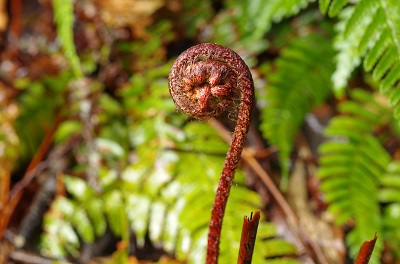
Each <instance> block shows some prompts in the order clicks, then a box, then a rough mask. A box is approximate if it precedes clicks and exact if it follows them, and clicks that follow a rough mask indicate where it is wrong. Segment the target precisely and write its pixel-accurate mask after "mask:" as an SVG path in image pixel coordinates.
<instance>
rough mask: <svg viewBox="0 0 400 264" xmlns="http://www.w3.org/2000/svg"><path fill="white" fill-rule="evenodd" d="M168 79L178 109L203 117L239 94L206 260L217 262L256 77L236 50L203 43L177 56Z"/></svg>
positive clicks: (251, 105)
mask: <svg viewBox="0 0 400 264" xmlns="http://www.w3.org/2000/svg"><path fill="white" fill-rule="evenodd" d="M168 81H169V90H170V93H171V96H172V98H173V99H174V102H175V104H176V105H177V107H178V109H180V110H181V111H183V112H185V113H187V114H190V115H191V116H193V117H195V118H198V119H201V120H207V119H209V118H211V117H213V116H216V115H219V114H221V113H222V112H223V111H224V110H225V109H226V108H227V107H228V106H229V105H230V104H231V103H232V102H233V100H234V99H235V98H237V96H239V95H240V105H239V112H238V117H237V123H236V128H235V131H234V134H233V138H232V143H231V145H230V148H229V150H228V153H227V155H226V159H225V164H224V168H223V170H222V173H221V177H220V180H219V184H218V188H217V192H216V194H215V199H214V204H213V209H212V213H211V220H210V226H209V233H208V246H207V258H206V263H207V264H214V263H218V255H219V241H220V236H221V228H222V221H223V217H224V213H225V208H226V204H227V201H228V196H229V191H230V188H231V185H232V182H233V178H234V174H235V171H236V168H237V166H238V162H239V160H240V155H241V153H242V150H243V147H244V143H245V140H246V134H247V132H248V130H249V126H250V115H251V111H252V108H253V101H254V85H253V79H252V77H251V73H250V70H249V68H248V67H247V65H246V64H245V63H244V61H243V60H242V59H241V58H240V56H239V55H238V54H236V53H235V52H234V51H232V50H230V49H228V48H226V47H223V46H220V45H216V44H211V43H204V44H199V45H196V46H193V47H191V48H189V49H187V50H186V51H184V52H183V53H182V54H181V55H180V56H179V57H178V58H177V59H176V61H175V62H174V64H173V66H172V69H171V71H170V74H169V78H168Z"/></svg>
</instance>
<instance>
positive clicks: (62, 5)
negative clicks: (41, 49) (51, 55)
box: [53, 0, 83, 78]
mask: <svg viewBox="0 0 400 264" xmlns="http://www.w3.org/2000/svg"><path fill="white" fill-rule="evenodd" d="M53 6H54V20H55V22H56V25H57V35H58V38H59V39H60V44H61V46H62V48H63V50H64V52H65V56H66V57H67V59H68V60H69V63H70V64H71V67H72V71H73V73H74V75H75V77H76V78H81V77H82V76H83V73H82V70H81V67H80V62H79V57H78V55H77V54H76V49H75V43H74V36H73V23H74V7H73V0H54V1H53Z"/></svg>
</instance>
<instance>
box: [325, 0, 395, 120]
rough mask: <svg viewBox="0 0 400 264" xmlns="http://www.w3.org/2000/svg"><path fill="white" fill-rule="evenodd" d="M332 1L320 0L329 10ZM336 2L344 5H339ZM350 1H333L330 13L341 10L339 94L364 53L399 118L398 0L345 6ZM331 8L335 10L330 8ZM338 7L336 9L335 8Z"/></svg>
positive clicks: (337, 44) (362, 1) (335, 78)
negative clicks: (344, 7)
mask: <svg viewBox="0 0 400 264" xmlns="http://www.w3.org/2000/svg"><path fill="white" fill-rule="evenodd" d="M328 2H330V1H320V7H321V10H322V11H323V12H326V10H327V9H326V6H327V5H328ZM337 2H341V5H340V6H339V7H337V8H336V4H335V3H337ZM346 2H347V1H332V2H331V4H330V6H329V11H328V13H329V14H330V15H331V13H332V16H336V15H337V14H339V13H340V17H339V18H340V23H339V24H338V26H337V31H338V36H337V39H336V41H335V47H336V49H337V50H338V51H339V54H338V57H337V69H336V72H335V73H334V75H333V77H332V79H333V82H334V86H335V89H336V91H337V94H338V95H341V94H342V93H343V89H344V87H345V85H346V82H347V80H348V78H349V77H350V76H349V75H350V73H351V72H352V71H353V70H354V68H355V67H357V66H358V65H359V64H360V62H361V58H362V57H363V56H364V60H363V67H364V69H365V71H367V72H370V71H372V77H373V79H374V80H375V81H378V83H379V89H380V91H381V92H383V93H384V94H385V95H388V96H389V99H390V102H391V104H392V105H395V106H396V107H395V111H394V116H395V118H396V119H399V118H400V109H399V101H400V92H398V90H399V86H398V82H399V80H400V73H399V72H400V12H399V3H398V1H395V0H379V1H375V0H360V1H359V2H358V3H357V4H355V5H352V6H349V7H348V8H346V9H343V10H342V8H343V6H344V5H345V4H346ZM331 10H332V11H331ZM333 10H335V11H333Z"/></svg>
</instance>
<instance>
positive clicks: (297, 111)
mask: <svg viewBox="0 0 400 264" xmlns="http://www.w3.org/2000/svg"><path fill="white" fill-rule="evenodd" d="M332 57H333V50H332V48H331V47H330V42H329V40H328V39H325V38H324V37H322V36H318V35H309V36H307V37H302V38H296V39H293V40H292V41H291V42H290V43H289V45H288V47H285V48H284V49H283V50H282V54H281V56H280V57H279V58H278V59H277V61H276V68H277V69H276V71H272V72H269V73H267V78H268V80H269V85H268V87H267V89H266V90H267V92H266V94H265V97H261V96H260V95H259V96H258V97H257V99H258V100H260V101H264V102H265V103H266V107H264V108H263V109H262V113H261V117H262V121H263V122H262V124H261V130H262V132H263V133H264V135H265V137H266V138H268V139H269V140H270V141H271V143H272V144H275V145H277V146H278V148H279V152H280V154H279V155H280V161H281V165H282V172H283V173H282V174H283V182H282V185H281V186H282V187H285V186H286V184H287V177H288V175H289V171H288V169H289V156H290V152H291V151H292V141H293V139H294V137H295V135H296V133H297V131H298V129H299V127H300V126H301V124H302V123H303V120H304V116H305V115H306V114H307V113H308V112H310V111H311V110H312V108H313V107H315V106H316V105H318V104H320V103H321V102H323V100H324V99H325V98H326V97H327V95H328V94H329V93H330V90H331V86H330V81H329V80H330V76H331V74H332V72H333V63H332V61H331V58H332ZM256 95H257V94H256Z"/></svg>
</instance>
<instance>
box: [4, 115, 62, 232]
mask: <svg viewBox="0 0 400 264" xmlns="http://www.w3.org/2000/svg"><path fill="white" fill-rule="evenodd" d="M61 121H62V119H61V118H57V119H56V120H55V121H54V123H53V126H52V127H51V128H50V129H49V130H48V131H47V133H46V135H45V137H44V138H43V140H42V143H41V144H40V146H39V149H38V150H37V152H36V153H35V156H34V157H33V159H32V160H31V162H30V163H29V166H28V168H27V170H26V172H25V174H24V177H23V178H22V180H21V181H19V182H18V183H17V184H15V186H14V187H13V188H12V190H11V192H10V193H9V194H10V198H9V200H8V202H7V206H6V207H5V208H4V210H2V211H1V213H2V215H1V216H0V238H1V237H2V236H3V233H4V231H5V229H6V228H7V226H8V224H9V222H10V220H11V217H12V214H13V213H14V210H15V208H16V207H17V205H18V203H19V201H20V200H21V198H22V195H23V193H24V190H25V188H26V187H27V186H28V185H29V184H30V183H31V182H32V180H33V179H34V177H35V176H36V175H37V174H36V173H35V170H36V169H37V168H38V167H39V164H40V162H41V161H42V160H43V158H44V156H45V154H46V153H47V151H48V149H49V148H50V145H51V143H52V142H53V138H54V134H55V132H56V131H57V128H58V126H59V124H60V123H61Z"/></svg>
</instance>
